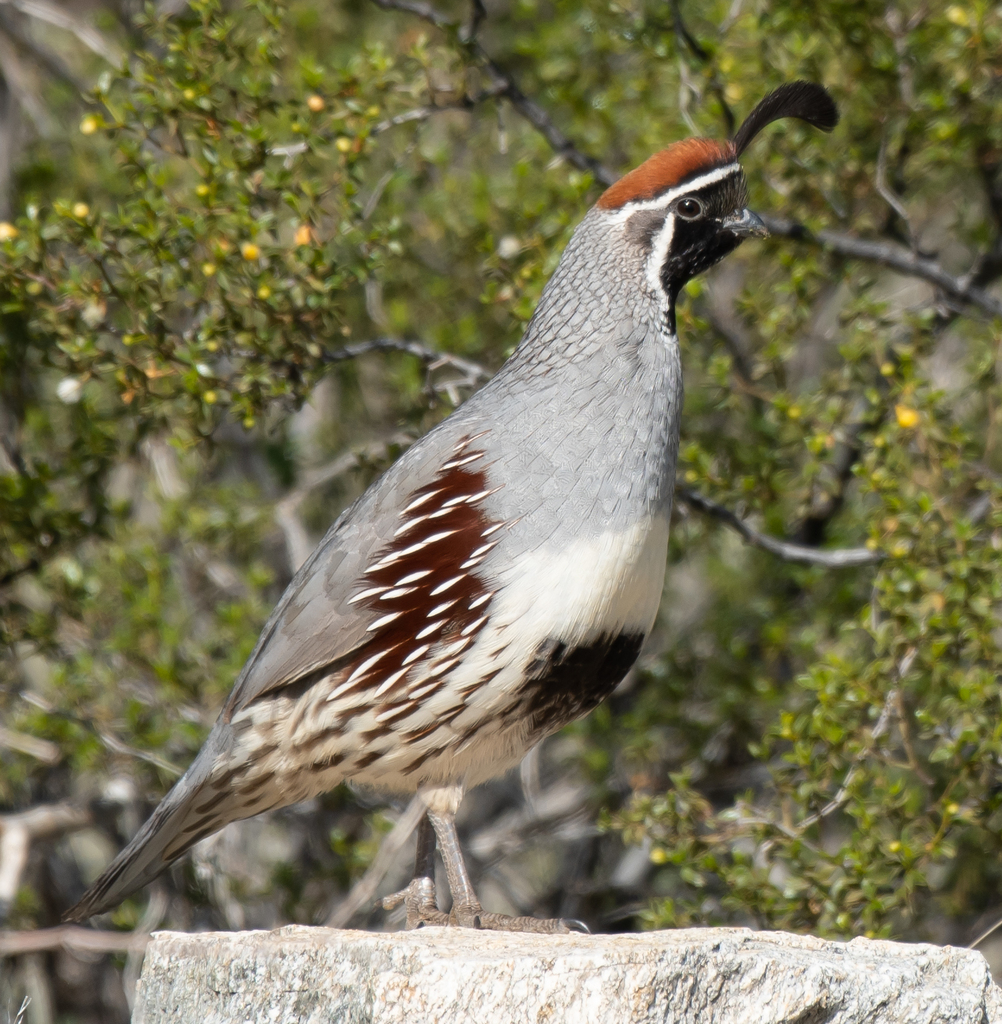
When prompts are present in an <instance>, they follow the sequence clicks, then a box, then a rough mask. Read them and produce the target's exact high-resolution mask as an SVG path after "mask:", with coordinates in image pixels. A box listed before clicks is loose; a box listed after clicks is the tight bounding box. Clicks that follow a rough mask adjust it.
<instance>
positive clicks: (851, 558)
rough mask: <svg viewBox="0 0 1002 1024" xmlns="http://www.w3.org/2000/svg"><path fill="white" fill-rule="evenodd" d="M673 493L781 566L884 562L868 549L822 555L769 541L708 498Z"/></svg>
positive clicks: (684, 489)
mask: <svg viewBox="0 0 1002 1024" xmlns="http://www.w3.org/2000/svg"><path fill="white" fill-rule="evenodd" d="M675 493H676V495H678V498H679V500H680V501H684V502H685V503H686V504H687V505H688V506H689V507H690V508H694V509H696V510H697V511H698V512H703V513H704V514H706V515H708V516H712V517H713V518H714V519H719V520H720V521H721V522H723V523H726V524H727V525H728V526H730V527H731V528H732V529H734V530H737V532H738V533H740V534H741V536H742V537H744V539H745V540H746V541H748V543H749V544H753V545H754V546H755V547H757V548H761V549H762V550H763V551H768V552H769V553H770V554H772V555H776V556H777V557H778V558H782V559H783V561H784V562H802V563H804V564H807V565H824V566H827V567H828V568H830V569H845V568H851V567H853V566H859V565H875V564H876V563H877V562H880V561H882V560H883V558H884V555H883V553H882V552H880V551H870V550H869V549H868V548H836V549H834V550H828V551H823V550H820V549H818V548H809V547H805V546H804V545H803V544H791V543H790V542H789V541H785V540H779V539H778V538H776V537H769V536H767V535H766V534H764V533H759V532H758V531H757V530H753V529H752V528H751V527H750V526H749V525H748V524H747V523H746V522H745V521H744V520H743V519H739V518H738V516H736V515H735V514H734V513H733V512H732V511H731V510H730V509H729V508H724V506H723V505H718V504H717V503H716V502H715V501H710V499H709V498H705V497H703V495H702V494H697V493H696V492H695V491H691V490H689V488H688V487H679V488H676V491H675Z"/></svg>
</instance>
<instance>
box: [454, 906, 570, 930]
mask: <svg viewBox="0 0 1002 1024" xmlns="http://www.w3.org/2000/svg"><path fill="white" fill-rule="evenodd" d="M449 919H450V921H451V922H452V923H453V924H458V925H460V926H461V927H466V928H481V929H483V930H485V931H494V932H534V933H535V934H537V935H566V934H569V933H570V932H585V933H586V934H590V931H589V929H588V926H587V925H586V924H585V923H584V922H583V921H577V920H573V919H569V920H565V919H564V918H560V917H555V918H539V917H509V916H508V915H507V914H488V913H486V912H485V911H484V909H483V908H482V907H480V906H477V907H464V908H457V907H454V908H453V910H452V913H451V914H450V915H449Z"/></svg>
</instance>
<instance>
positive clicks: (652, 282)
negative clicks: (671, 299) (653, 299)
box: [644, 213, 675, 298]
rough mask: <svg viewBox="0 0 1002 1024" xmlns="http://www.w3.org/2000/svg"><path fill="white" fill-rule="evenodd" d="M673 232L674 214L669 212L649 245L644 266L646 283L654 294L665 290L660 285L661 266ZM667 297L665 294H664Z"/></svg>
mask: <svg viewBox="0 0 1002 1024" xmlns="http://www.w3.org/2000/svg"><path fill="white" fill-rule="evenodd" d="M674 234H675V214H673V213H669V214H668V216H667V217H665V222H664V224H662V225H661V230H660V231H659V232H658V233H657V235H656V236H655V237H654V244H653V245H652V246H651V254H650V256H648V257H647V263H646V264H645V266H644V274H645V276H646V277H647V283H648V285H649V286H650V289H651V291H652V292H654V294H655V295H661V296H665V290H664V288H663V287H662V285H661V268H662V267H663V266H664V262H665V259H666V258H667V256H668V246H670V245H671V240H672V236H673V235H674ZM665 298H667V296H665Z"/></svg>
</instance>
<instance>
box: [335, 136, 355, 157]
mask: <svg viewBox="0 0 1002 1024" xmlns="http://www.w3.org/2000/svg"><path fill="white" fill-rule="evenodd" d="M334 145H335V146H337V150H338V152H339V153H347V152H348V150H349V149H351V139H349V138H348V136H347V135H342V136H341V137H340V138H339V139H338V140H337V142H335V143H334Z"/></svg>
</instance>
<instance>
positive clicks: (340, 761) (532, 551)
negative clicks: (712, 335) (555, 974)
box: [66, 82, 838, 932]
mask: <svg viewBox="0 0 1002 1024" xmlns="http://www.w3.org/2000/svg"><path fill="white" fill-rule="evenodd" d="M784 117H796V118H800V119H802V120H804V121H807V122H808V123H810V124H812V125H815V126H816V127H818V128H821V129H824V130H825V131H830V130H831V129H832V128H834V126H835V124H836V122H837V120H838V114H837V112H836V109H835V105H834V103H833V102H832V100H831V98H830V97H829V96H828V94H827V92H825V90H824V89H823V88H821V87H820V86H818V85H813V84H811V83H808V82H794V83H791V84H789V85H786V86H783V87H781V88H779V89H777V90H776V91H775V92H773V93H771V94H770V95H769V96H767V97H766V98H765V99H764V100H763V101H762V102H761V103H760V104H759V105H758V106H757V107H756V108H755V109H754V111H752V113H751V114H750V115H749V117H748V118H747V120H746V121H745V122H744V124H742V125H741V127H740V128H739V129H738V132H737V134H736V135H735V136H734V138H733V140H731V141H730V142H724V143H718V142H713V141H710V140H708V139H688V140H686V141H683V142H678V143H676V144H675V145H673V146H670V147H669V148H668V149H665V150H663V151H662V152H660V153H656V154H655V155H654V156H652V157H651V158H650V159H649V160H647V161H646V163H643V164H641V165H640V166H639V167H638V168H636V170H634V171H631V172H630V173H629V174H627V175H626V176H625V177H623V178H622V179H620V180H619V181H618V182H616V184H614V185H613V186H612V187H611V188H609V189H608V190H607V191H606V192H605V193H604V194H603V195H602V196H601V198H600V199H599V200H598V202H597V203H596V204H595V206H594V207H593V208H592V209H591V210H590V211H589V212H588V214H587V215H586V216H585V218H584V220H583V221H582V222H581V224H580V225H579V226H578V228H577V230H576V231H575V232H574V235H573V237H572V238H571V240H570V242H569V243H568V245H567V249H566V250H565V252H564V254H563V258H562V259H561V261H560V265H559V266H558V267H557V269H556V271H555V272H554V274H553V277H552V279H551V280H550V282H549V283H548V284H547V286H546V288H545V290H544V292H543V295H542V298H541V299H540V301H539V306H538V308H537V309H536V312H535V315H534V316H533V318H532V320H531V322H530V323H529V326H528V327H527V329H526V332H525V336H524V338H523V339H522V342H521V344H520V345H519V346H518V348H517V349H516V351H515V352H514V354H513V355H512V356H511V358H510V359H509V360H508V361H507V362H506V363H505V364H504V366H502V367H501V369H500V370H499V371H498V374H497V376H495V377H494V379H493V380H491V381H490V383H489V384H487V385H486V386H485V387H484V388H483V389H482V390H480V391H479V392H477V393H476V394H475V395H473V397H471V398H470V399H469V400H468V401H467V402H466V403H465V404H464V405H462V406H461V407H460V408H459V409H457V410H456V412H454V413H453V414H452V415H451V416H450V417H449V418H448V419H446V420H445V421H444V422H442V423H440V424H439V425H438V426H437V427H436V428H435V429H434V430H432V431H431V432H430V433H429V434H427V435H426V436H425V437H423V438H422V439H421V440H420V441H418V442H417V443H415V444H414V445H413V446H412V447H411V448H409V449H408V450H407V452H405V454H404V455H402V456H401V457H400V459H399V460H398V461H397V463H396V464H395V465H394V466H393V467H392V468H390V469H389V470H388V471H387V472H386V474H385V475H384V476H383V477H382V478H381V479H380V480H378V481H377V482H376V483H374V484H373V485H372V486H371V487H370V488H369V489H368V491H366V493H365V494H363V495H362V497H361V498H360V499H359V500H358V501H356V502H355V504H354V505H352V506H351V507H350V508H349V509H347V510H346V511H345V512H344V513H342V515H341V516H340V517H339V518H338V520H337V522H335V523H334V525H333V526H332V527H331V528H330V530H329V531H328V532H327V535H326V536H325V537H324V539H323V541H322V542H321V543H320V545H319V547H318V548H317V549H316V551H314V552H313V554H312V556H311V557H310V558H309V560H308V561H307V562H306V564H305V565H304V566H303V567H302V568H301V569H300V570H299V572H298V573H297V574H296V577H295V579H293V580H292V582H291V583H290V584H289V587H288V589H287V590H286V591H285V594H284V595H283V596H282V599H281V601H280V602H279V603H278V606H277V607H276V608H275V610H274V612H273V613H272V615H271V618H270V619H269V620H268V623H267V625H266V626H265V628H264V632H263V633H262V634H261V638H260V639H259V640H258V643H257V646H256V647H255V648H254V652H253V653H252V654H251V656H250V659H249V660H248V662H247V664H246V665H245V666H244V668H243V671H242V672H241V673H240V676H239V678H238V679H237V681H236V685H235V686H234V688H233V691H232V693H230V695H229V697H228V698H227V700H226V703H225V704H224V705H223V709H222V711H221V712H220V715H219V718H218V720H217V721H216V724H215V725H214V726H213V728H212V732H211V733H210V734H209V737H208V739H207V740H206V742H205V745H204V746H203V747H202V750H201V751H200V753H199V754H198V757H196V758H195V761H194V763H193V764H192V765H191V767H190V768H189V769H188V771H187V772H185V774H184V777H183V778H182V779H181V780H180V781H179V782H178V783H177V785H176V786H175V787H174V788H173V790H171V792H170V793H169V794H168V795H167V796H166V797H165V798H164V799H163V801H162V802H161V803H160V805H159V807H157V809H156V810H155V811H154V812H153V814H152V815H151V816H150V818H149V820H148V821H147V822H146V824H145V825H144V826H143V827H142V829H140V831H139V833H138V834H137V835H136V837H135V838H134V839H133V840H132V842H131V843H129V845H128V846H127V847H126V848H125V849H124V850H123V851H122V853H121V854H119V856H118V857H117V858H116V859H115V861H114V862H113V863H112V864H111V866H110V867H109V868H108V869H107V870H106V871H105V872H104V874H103V875H102V876H101V877H100V878H99V879H98V880H97V882H96V883H95V884H94V885H93V887H92V888H91V889H90V890H88V892H87V893H86V894H85V895H84V897H83V898H82V899H81V900H80V902H79V903H77V905H76V906H75V907H73V908H72V909H71V910H70V911H69V912H68V913H67V914H66V918H67V919H68V920H74V921H80V920H83V919H85V918H87V917H89V916H90V915H92V914H96V913H99V912H101V911H104V910H107V909H108V908H110V907H112V906H114V905H115V904H116V903H118V902H119V901H120V900H122V899H123V898H124V897H125V896H127V895H128V894H129V893H131V892H133V891H134V890H135V889H137V888H139V887H140V886H141V885H144V884H145V883H147V882H149V881H150V880H151V879H153V878H154V877H156V875H158V874H159V873H160V872H161V871H163V870H164V868H165V867H167V865H168V864H170V863H171V861H173V860H174V859H175V858H177V857H179V856H181V854H182V853H184V852H185V851H186V850H188V849H189V848H190V847H191V846H192V845H193V844H195V843H197V842H198V841H199V840H200V839H203V838H205V837H206V836H208V835H210V834H211V833H213V832H215V831H216V830H217V829H220V828H222V827H223V826H224V825H226V824H227V823H228V822H231V821H236V820H238V819H241V818H247V817H250V816H251V815H254V814H258V813H260V812H261V811H264V810H267V809H268V808H274V807H282V806H284V805H287V804H291V803H293V802H295V801H299V800H306V799H309V798H310V797H313V796H315V795H316V794H318V793H324V792H326V791H328V790H331V789H333V788H334V787H335V786H337V785H338V784H339V783H341V782H344V781H346V780H351V781H353V782H355V783H357V784H360V785H363V786H366V787H373V788H376V789H380V790H384V791H389V792H395V793H414V792H417V793H419V794H420V795H421V797H422V798H423V800H424V802H425V804H426V806H427V815H426V817H425V819H424V821H423V822H422V825H421V828H420V831H419V835H418V859H417V870H416V874H415V878H414V880H413V881H412V882H411V884H410V885H409V886H408V887H407V889H405V890H404V891H403V892H402V893H398V894H397V895H396V896H395V897H389V898H388V899H387V900H386V901H384V905H387V906H392V905H395V904H399V903H401V902H403V903H404V904H405V905H406V908H407V923H408V925H409V926H412V927H413V926H417V925H419V924H449V923H452V924H459V925H466V926H472V927H481V928H499V929H513V930H527V931H545V932H551V931H565V930H567V927H568V923H567V922H563V921H539V920H535V919H533V918H510V917H505V916H503V915H499V914H491V913H486V912H485V911H484V910H483V909H482V907H481V906H480V903H479V901H478V899H477V896H476V893H475V892H474V890H473V887H472V885H471V884H470V879H469V876H468V874H467V871H466V866H465V864H464V862H463V857H462V853H461V851H460V848H459V842H458V839H457V836H456V829H455V824H454V818H455V814H456V811H457V809H458V807H459V804H460V801H461V799H462V797H463V793H464V791H465V790H466V789H468V788H469V787H471V786H476V785H477V784H478V783H480V782H483V781H484V780H486V779H489V778H491V777H492V776H495V775H498V774H499V773H501V772H503V771H505V770H506V769H508V768H511V767H512V766H513V765H516V764H518V762H519V761H520V760H521V759H522V757H523V756H524V755H525V753H526V752H527V751H528V750H529V749H530V748H531V747H532V746H533V745H534V744H536V743H538V742H539V741H540V740H541V739H542V738H543V737H544V736H548V735H549V734H550V733H552V732H554V731H555V730H557V729H559V728H560V727H561V726H563V725H566V724H567V723H568V722H571V721H573V720H574V719H576V718H579V717H580V716H581V715H584V714H587V712H589V711H590V710H591V709H592V708H594V707H595V706H596V705H597V704H599V703H600V702H601V701H602V700H604V699H605V698H606V697H607V696H608V695H609V694H610V693H611V692H612V690H613V688H614V687H615V686H616V684H617V683H619V681H620V680H621V679H622V678H623V676H624V675H625V674H626V672H627V671H628V669H629V668H630V666H631V665H632V664H633V662H634V660H635V659H636V657H637V653H638V652H639V650H640V647H641V644H642V643H643V642H644V638H645V637H646V636H647V634H648V632H649V631H650V629H651V627H652V625H653V623H654V618H655V615H656V613H657V610H658V604H659V602H660V600H661V590H662V585H663V581H664V574H665V560H666V549H667V544H668V520H669V514H670V512H671V502H672V488H673V485H674V481H675V460H676V455H677V451H678V439H679V415H680V413H681V409H682V369H681V363H680V358H679V345H678V339H677V337H676V334H675V300H676V297H677V296H678V293H679V290H680V289H681V288H682V286H683V285H684V284H685V283H686V282H687V281H688V280H689V279H690V278H692V277H693V276H694V275H695V274H698V273H700V272H701V271H703V270H706V269H707V268H708V267H710V266H712V265H713V264H714V263H716V262H717V261H718V260H720V259H722V258H723V257H724V256H726V255H727V254H728V253H729V252H731V251H732V250H733V249H735V248H736V247H737V246H738V245H739V244H740V243H741V241H742V240H743V239H744V238H746V237H748V236H749V235H764V234H766V231H765V229H764V227H763V225H762V222H761V221H760V220H759V218H758V217H756V215H755V214H754V213H752V212H750V211H749V210H748V209H746V207H745V181H744V175H743V173H742V170H741V167H740V165H739V164H738V162H737V160H738V157H739V156H740V155H741V153H742V151H743V150H744V149H745V147H746V146H747V145H748V143H749V142H750V141H751V140H752V139H753V138H754V137H755V135H756V134H757V133H758V132H759V131H760V130H761V129H762V128H763V127H764V126H765V125H767V124H769V123H771V122H772V121H775V120H778V119H780V118H784ZM436 839H437V841H438V848H439V850H440V851H441V854H442V857H443V860H444V862H445V868H446V874H447V877H448V880H449V888H450V889H451V891H452V912H451V914H448V915H447V914H445V913H443V912H441V911H440V910H439V909H438V907H437V904H436V898H435V888H434V882H433V877H434V871H433V865H434V851H435V843H436Z"/></svg>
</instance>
